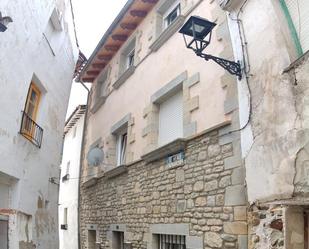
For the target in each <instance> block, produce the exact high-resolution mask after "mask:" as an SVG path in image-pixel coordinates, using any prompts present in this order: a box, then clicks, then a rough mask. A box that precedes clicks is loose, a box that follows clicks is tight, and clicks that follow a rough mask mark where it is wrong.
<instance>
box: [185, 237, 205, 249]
mask: <svg viewBox="0 0 309 249" xmlns="http://www.w3.org/2000/svg"><path fill="white" fill-rule="evenodd" d="M186 248H188V249H202V248H203V237H197V236H186Z"/></svg>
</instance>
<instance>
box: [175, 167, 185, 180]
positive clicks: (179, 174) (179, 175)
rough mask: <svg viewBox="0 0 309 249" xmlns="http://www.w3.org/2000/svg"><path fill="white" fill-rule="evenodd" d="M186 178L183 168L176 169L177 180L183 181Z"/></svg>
mask: <svg viewBox="0 0 309 249" xmlns="http://www.w3.org/2000/svg"><path fill="white" fill-rule="evenodd" d="M184 180H185V171H184V170H183V169H177V170H176V182H183V181H184Z"/></svg>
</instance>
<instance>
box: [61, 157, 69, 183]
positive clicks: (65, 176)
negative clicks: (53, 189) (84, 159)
mask: <svg viewBox="0 0 309 249" xmlns="http://www.w3.org/2000/svg"><path fill="white" fill-rule="evenodd" d="M69 174H70V161H68V162H67V167H66V171H65V175H64V176H63V177H62V182H64V181H67V180H69Z"/></svg>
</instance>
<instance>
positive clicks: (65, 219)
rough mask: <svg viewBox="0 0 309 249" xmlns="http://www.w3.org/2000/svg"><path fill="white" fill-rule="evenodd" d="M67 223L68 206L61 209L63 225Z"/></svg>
mask: <svg viewBox="0 0 309 249" xmlns="http://www.w3.org/2000/svg"><path fill="white" fill-rule="evenodd" d="M67 224H68V208H67V207H65V208H64V209H63V225H67Z"/></svg>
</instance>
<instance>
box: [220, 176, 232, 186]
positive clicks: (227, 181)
mask: <svg viewBox="0 0 309 249" xmlns="http://www.w3.org/2000/svg"><path fill="white" fill-rule="evenodd" d="M229 185H231V177H230V176H224V177H222V178H221V179H220V181H219V187H220V188H225V187H227V186H229Z"/></svg>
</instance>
